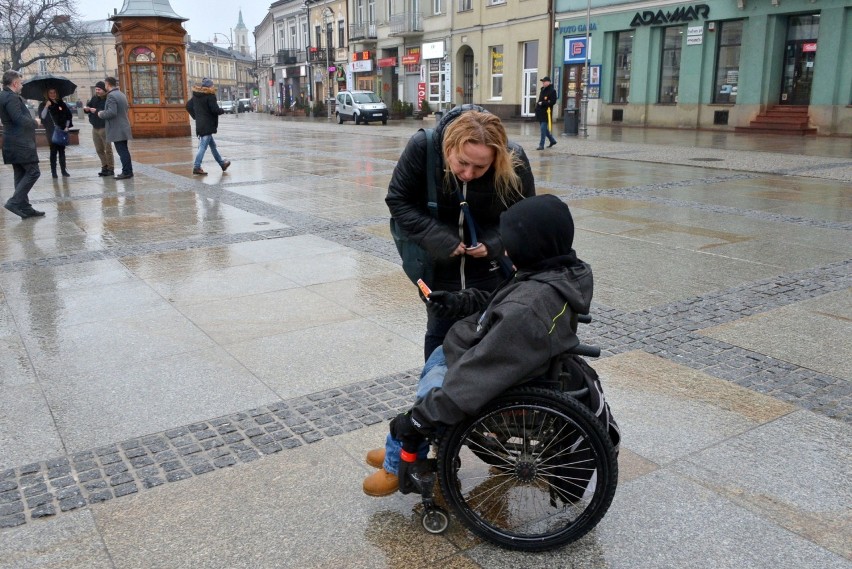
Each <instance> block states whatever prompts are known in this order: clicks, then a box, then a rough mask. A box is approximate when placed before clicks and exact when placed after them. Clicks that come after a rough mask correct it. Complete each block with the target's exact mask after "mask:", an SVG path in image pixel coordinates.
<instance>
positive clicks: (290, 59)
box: [275, 49, 296, 65]
mask: <svg viewBox="0 0 852 569" xmlns="http://www.w3.org/2000/svg"><path fill="white" fill-rule="evenodd" d="M275 63H276V65H295V64H296V50H295V49H279V50H278V57H276V58H275Z"/></svg>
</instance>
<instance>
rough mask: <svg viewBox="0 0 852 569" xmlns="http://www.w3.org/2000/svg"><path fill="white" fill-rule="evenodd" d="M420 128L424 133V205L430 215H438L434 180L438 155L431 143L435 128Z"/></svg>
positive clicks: (436, 187)
mask: <svg viewBox="0 0 852 569" xmlns="http://www.w3.org/2000/svg"><path fill="white" fill-rule="evenodd" d="M420 130H422V131H423V132H424V133H425V134H426V192H427V194H426V200H427V201H426V205H427V206H428V207H429V213H431V214H432V217H438V184H437V181H436V180H435V168H437V167H438V156H437V153H436V152H435V146H434V144H433V140H434V134H435V129H433V128H421V129H420Z"/></svg>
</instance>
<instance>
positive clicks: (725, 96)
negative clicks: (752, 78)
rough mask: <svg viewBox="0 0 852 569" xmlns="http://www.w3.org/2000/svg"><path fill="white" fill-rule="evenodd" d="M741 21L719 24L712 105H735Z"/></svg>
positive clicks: (738, 74) (741, 29) (741, 32)
mask: <svg viewBox="0 0 852 569" xmlns="http://www.w3.org/2000/svg"><path fill="white" fill-rule="evenodd" d="M742 39H743V21H742V20H733V21H730V22H720V23H719V45H718V47H717V51H716V81H715V83H714V85H715V86H716V88H715V89H714V90H713V102H714V103H736V102H737V88H738V85H739V78H740V47H741V44H742Z"/></svg>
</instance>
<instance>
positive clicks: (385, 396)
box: [0, 373, 417, 528]
mask: <svg viewBox="0 0 852 569" xmlns="http://www.w3.org/2000/svg"><path fill="white" fill-rule="evenodd" d="M416 381H417V378H416V376H414V375H412V374H411V373H397V374H394V375H390V376H386V377H382V378H379V379H374V380H370V381H364V382H361V383H358V384H354V385H348V386H346V387H342V388H339V389H330V390H328V391H323V392H320V393H313V394H311V395H307V396H304V397H299V398H295V399H290V400H287V401H280V402H277V403H273V404H270V405H265V406H263V407H258V408H256V409H250V410H248V411H245V412H241V413H234V414H232V415H227V416H225V417H220V418H217V419H212V420H209V421H200V422H198V423H193V424H191V425H185V426H183V427H178V428H176V429H169V430H167V431H164V432H161V433H156V434H152V435H147V436H144V437H138V438H134V439H130V440H126V441H123V442H121V443H118V444H113V445H107V446H103V447H99V448H95V449H91V450H87V451H83V452H78V453H74V454H73V455H71V456H63V457H58V458H54V459H50V460H45V461H43V462H36V463H32V464H27V465H24V466H20V467H17V468H11V469H8V470H5V471H3V472H0V528H4V527H14V526H18V525H21V524H24V523H26V522H27V521H28V520H31V519H36V518H43V517H46V516H53V515H56V514H58V513H60V512H68V511H71V510H76V509H78V508H82V507H84V506H86V505H88V504H95V503H99V502H105V501H107V500H111V499H113V498H119V497H121V496H127V495H130V494H136V493H138V492H140V491H144V490H147V489H150V488H154V487H156V486H160V485H162V484H166V483H169V482H178V481H180V480H186V479H187V478H192V477H193V476H200V475H202V474H206V473H208V472H213V471H215V470H218V469H221V468H227V467H229V466H233V465H235V464H240V463H247V462H252V461H254V460H257V459H259V458H261V457H262V456H263V455H269V454H274V453H277V452H281V451H284V450H287V449H292V448H296V447H299V446H302V445H303V444H310V443H314V442H317V441H320V440H322V439H324V438H327V437H333V436H336V435H340V434H343V433H347V432H350V431H354V430H357V429H361V428H363V427H365V426H369V425H375V424H376V423H380V422H382V421H385V420H388V419H390V418H391V417H393V416H395V415H396V414H397V413H399V412H400V411H402V410H403V409H405V408H406V407H407V406H409V405H410V402H411V394H412V393H413V390H414V386H415V384H416Z"/></svg>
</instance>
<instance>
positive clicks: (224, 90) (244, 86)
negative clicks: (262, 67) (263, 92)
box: [186, 41, 257, 101]
mask: <svg viewBox="0 0 852 569" xmlns="http://www.w3.org/2000/svg"><path fill="white" fill-rule="evenodd" d="M186 62H187V65H186V79H187V83H188V87H189V89H188V90H187V93H191V92H192V87H193V86H194V85H201V80H202V79H203V78H205V77H209V78H210V79H212V80H213V84H214V85H215V86H216V89H217V91H218V92H217V98H218V99H219V100H220V101H236V100H238V99H250V98H252V97H253V92H254V88H255V86H256V84H257V83H256V79H255V76H254V73H255V60H254V57H252V56H250V55H246V54H243V53H241V52H239V51H237V50H233V49H227V48H223V47H219V46H216V45H213V44H211V43H206V42H195V41H190V42H189V43H188V44H187V46H186Z"/></svg>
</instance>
